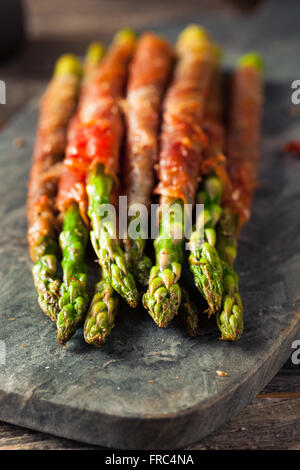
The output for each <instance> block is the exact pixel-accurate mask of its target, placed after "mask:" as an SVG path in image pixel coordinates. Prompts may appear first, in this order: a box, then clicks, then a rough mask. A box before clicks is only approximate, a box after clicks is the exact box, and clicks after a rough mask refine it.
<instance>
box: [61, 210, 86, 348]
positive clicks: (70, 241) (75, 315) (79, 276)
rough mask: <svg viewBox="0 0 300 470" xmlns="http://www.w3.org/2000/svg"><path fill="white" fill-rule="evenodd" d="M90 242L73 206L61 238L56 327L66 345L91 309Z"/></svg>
mask: <svg viewBox="0 0 300 470" xmlns="http://www.w3.org/2000/svg"><path fill="white" fill-rule="evenodd" d="M87 240H88V229H87V227H86V226H85V224H84V222H83V220H82V218H81V216H80V212H79V208H78V204H77V203H72V204H71V205H70V206H69V207H68V208H67V210H66V212H65V216H64V223H63V230H62V232H61V234H60V246H61V249H62V253H63V260H62V268H63V284H62V286H61V298H60V300H59V308H60V312H59V314H58V317H57V323H56V324H57V331H58V336H57V340H58V342H59V343H60V344H65V343H66V342H67V341H68V340H69V339H70V338H71V337H72V336H73V334H74V333H75V331H76V329H77V327H78V325H79V324H80V323H81V322H82V320H83V315H84V314H85V312H86V309H87V307H88V302H89V296H88V294H87V292H86V282H87V266H86V264H85V262H84V252H85V247H86V244H87Z"/></svg>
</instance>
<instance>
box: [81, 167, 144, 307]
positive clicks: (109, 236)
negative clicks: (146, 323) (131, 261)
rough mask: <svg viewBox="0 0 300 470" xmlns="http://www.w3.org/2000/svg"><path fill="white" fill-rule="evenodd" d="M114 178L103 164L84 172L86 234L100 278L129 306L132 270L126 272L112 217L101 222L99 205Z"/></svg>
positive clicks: (133, 296) (133, 293) (107, 200)
mask: <svg viewBox="0 0 300 470" xmlns="http://www.w3.org/2000/svg"><path fill="white" fill-rule="evenodd" d="M113 186H114V178H113V177H112V176H111V175H108V174H106V173H105V168H104V165H103V164H101V163H98V164H96V165H94V168H93V169H92V170H91V171H90V173H89V175H88V182H87V193H88V198H89V209H88V214H89V217H90V220H91V224H92V231H91V234H90V237H91V241H92V245H93V247H94V250H95V252H96V254H97V256H98V260H99V263H100V265H101V268H102V271H103V276H104V279H105V280H106V281H107V282H110V283H111V285H112V287H113V288H114V289H115V290H116V291H117V292H118V293H119V294H120V295H121V296H122V297H124V299H125V300H126V301H127V302H128V303H129V305H131V306H132V307H136V306H137V302H138V293H137V290H136V286H135V282H134V279H133V276H132V274H131V273H130V272H129V270H128V267H127V263H126V259H125V254H124V252H123V250H122V248H121V247H120V244H119V241H118V239H117V238H116V231H115V220H109V219H108V220H106V221H105V223H103V222H102V221H103V216H102V215H101V205H103V204H109V203H110V202H111V194H112V189H113Z"/></svg>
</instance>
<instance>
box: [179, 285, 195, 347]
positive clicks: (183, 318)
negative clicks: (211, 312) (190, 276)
mask: <svg viewBox="0 0 300 470" xmlns="http://www.w3.org/2000/svg"><path fill="white" fill-rule="evenodd" d="M181 291H182V300H181V305H180V309H179V313H178V320H179V323H181V325H182V326H183V327H184V329H185V331H186V332H187V334H188V335H189V336H191V337H192V338H194V337H196V336H198V334H199V317H198V312H197V310H196V307H195V305H194V304H193V303H192V302H191V300H190V296H189V293H188V291H187V290H186V289H184V288H182V290H181Z"/></svg>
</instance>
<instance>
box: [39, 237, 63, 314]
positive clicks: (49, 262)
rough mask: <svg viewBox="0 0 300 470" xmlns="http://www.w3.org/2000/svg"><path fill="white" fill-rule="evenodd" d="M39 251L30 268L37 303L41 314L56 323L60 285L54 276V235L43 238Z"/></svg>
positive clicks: (55, 262)
mask: <svg viewBox="0 0 300 470" xmlns="http://www.w3.org/2000/svg"><path fill="white" fill-rule="evenodd" d="M39 249H40V251H41V253H42V255H41V256H40V258H38V261H37V262H36V263H35V265H34V266H33V268H32V275H33V280H34V285H35V287H36V290H37V292H38V302H39V305H40V307H41V309H42V310H43V312H45V313H46V315H47V316H48V317H49V318H50V319H51V320H52V321H56V319H57V314H58V312H59V307H58V301H59V297H60V285H61V282H60V280H59V278H58V276H57V275H56V267H57V251H58V246H57V243H56V235H55V234H53V236H48V237H45V238H43V240H41V241H40V244H39Z"/></svg>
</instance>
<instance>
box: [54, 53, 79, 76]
mask: <svg viewBox="0 0 300 470" xmlns="http://www.w3.org/2000/svg"><path fill="white" fill-rule="evenodd" d="M58 75H77V76H81V75H82V67H81V64H80V62H79V60H78V59H77V57H76V56H75V55H72V54H64V55H62V56H61V57H60V58H59V59H58V61H57V62H56V64H55V69H54V76H55V77H57V76H58Z"/></svg>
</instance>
